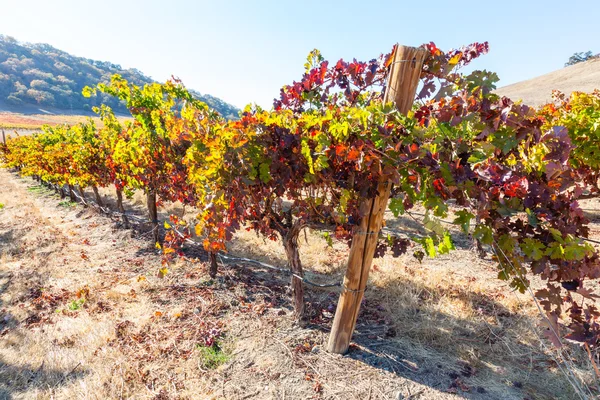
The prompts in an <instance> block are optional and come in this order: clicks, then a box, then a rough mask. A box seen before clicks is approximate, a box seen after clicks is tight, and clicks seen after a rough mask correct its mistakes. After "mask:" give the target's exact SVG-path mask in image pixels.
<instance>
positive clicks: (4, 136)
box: [2, 129, 6, 144]
mask: <svg viewBox="0 0 600 400" xmlns="http://www.w3.org/2000/svg"><path fill="white" fill-rule="evenodd" d="M2 143H4V144H6V135H5V134H4V129H2Z"/></svg>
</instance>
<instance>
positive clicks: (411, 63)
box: [327, 46, 427, 354]
mask: <svg viewBox="0 0 600 400" xmlns="http://www.w3.org/2000/svg"><path fill="white" fill-rule="evenodd" d="M426 54H427V53H426V50H425V49H422V48H416V47H407V46H398V47H397V49H396V54H395V56H394V61H393V63H392V66H391V69H390V74H389V77H388V82H387V87H386V90H385V95H384V101H385V102H389V101H392V102H394V103H395V104H396V107H397V108H398V110H399V111H400V112H401V113H403V114H406V113H408V111H410V109H411V107H412V105H413V102H414V100H415V94H416V91H417V86H418V84H419V78H420V75H421V70H422V68H423V61H424V60H425V55H426ZM390 191H391V183H390V182H387V181H381V182H379V183H378V185H377V195H376V196H375V197H373V198H368V199H364V200H363V201H362V202H361V205H360V214H361V215H362V216H363V217H362V218H361V221H360V225H359V226H358V227H357V228H355V233H354V237H353V240H352V246H351V248H350V256H349V257H348V268H347V270H346V276H345V277H344V285H343V287H342V293H341V294H340V299H339V301H338V305H337V310H336V312H335V317H334V319H333V325H332V327H331V334H330V336H329V342H328V344H327V350H328V351H329V352H332V353H339V354H343V353H345V352H346V351H347V350H348V346H349V345H350V339H352V332H353V331H354V327H355V325H356V318H357V317H358V312H359V310H360V303H361V301H362V298H363V294H364V291H365V287H366V286H367V280H368V278H369V270H370V269H371V263H372V261H373V255H374V254H375V247H376V246H377V240H378V236H379V231H380V230H381V227H382V223H383V215H384V213H385V210H386V208H387V203H388V200H389V197H390Z"/></svg>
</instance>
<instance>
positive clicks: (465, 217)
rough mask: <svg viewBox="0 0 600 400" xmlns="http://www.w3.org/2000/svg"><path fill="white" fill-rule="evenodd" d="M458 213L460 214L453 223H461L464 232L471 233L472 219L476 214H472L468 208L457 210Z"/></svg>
mask: <svg viewBox="0 0 600 400" xmlns="http://www.w3.org/2000/svg"><path fill="white" fill-rule="evenodd" d="M456 215H458V217H456V218H455V219H454V221H452V223H454V224H457V225H460V226H461V228H462V230H463V232H464V233H469V227H470V225H471V219H473V218H475V215H473V214H471V213H470V212H468V211H467V210H460V211H457V212H456Z"/></svg>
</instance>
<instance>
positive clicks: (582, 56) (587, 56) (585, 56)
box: [565, 51, 600, 67]
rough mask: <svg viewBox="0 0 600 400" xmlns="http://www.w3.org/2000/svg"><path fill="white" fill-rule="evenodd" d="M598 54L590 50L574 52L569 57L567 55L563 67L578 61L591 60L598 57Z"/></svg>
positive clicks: (599, 55)
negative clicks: (567, 59)
mask: <svg viewBox="0 0 600 400" xmlns="http://www.w3.org/2000/svg"><path fill="white" fill-rule="evenodd" d="M599 57H600V54H593V53H592V52H591V51H586V52H585V53H584V52H580V53H574V54H573V55H572V56H571V57H569V61H567V62H566V63H565V67H568V66H569V65H574V64H577V63H580V62H584V61H587V60H591V59H592V58H599Z"/></svg>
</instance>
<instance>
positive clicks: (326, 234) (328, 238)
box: [323, 232, 333, 247]
mask: <svg viewBox="0 0 600 400" xmlns="http://www.w3.org/2000/svg"><path fill="white" fill-rule="evenodd" d="M323 238H325V241H326V242H327V246H329V247H333V239H332V238H331V234H330V233H329V232H323Z"/></svg>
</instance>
